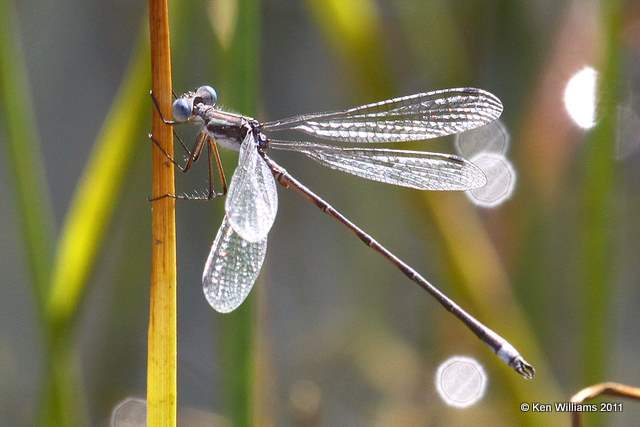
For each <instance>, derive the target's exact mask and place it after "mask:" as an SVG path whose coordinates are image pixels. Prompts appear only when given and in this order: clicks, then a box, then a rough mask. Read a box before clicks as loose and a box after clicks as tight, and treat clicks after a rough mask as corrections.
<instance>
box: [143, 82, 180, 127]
mask: <svg viewBox="0 0 640 427" xmlns="http://www.w3.org/2000/svg"><path fill="white" fill-rule="evenodd" d="M149 95H150V96H151V100H152V101H153V105H154V106H155V108H156V111H157V112H158V115H160V120H162V122H163V123H164V124H165V125H169V126H173V125H176V124H179V123H178V122H176V121H175V120H167V119H165V118H164V116H163V115H162V111H160V104H158V100H157V99H156V96H155V95H154V94H153V91H152V90H150V91H149ZM174 95H175V94H174Z"/></svg>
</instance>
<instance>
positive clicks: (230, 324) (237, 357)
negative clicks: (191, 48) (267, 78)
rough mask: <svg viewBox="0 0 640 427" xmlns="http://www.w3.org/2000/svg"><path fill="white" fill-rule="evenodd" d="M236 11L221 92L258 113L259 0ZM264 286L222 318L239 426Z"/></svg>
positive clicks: (243, 0) (248, 407)
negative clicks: (260, 291)
mask: <svg viewBox="0 0 640 427" xmlns="http://www.w3.org/2000/svg"><path fill="white" fill-rule="evenodd" d="M235 11H236V12H237V13H236V14H235V16H234V15H233V14H228V16H226V18H227V19H229V20H231V21H232V23H233V22H235V25H234V26H233V31H232V32H231V36H230V39H229V40H228V45H226V46H224V50H223V51H222V52H219V53H218V54H219V56H220V57H221V64H222V67H223V68H222V73H223V80H222V82H223V84H222V88H221V89H222V90H221V94H222V96H223V99H224V103H225V104H226V105H229V106H230V107H231V108H233V109H235V110H236V111H240V112H241V113H242V114H246V115H253V114H255V112H256V104H257V102H256V98H257V96H258V69H259V55H258V52H259V47H260V0H238V1H237V4H236V6H235ZM259 288H260V284H259V283H256V285H255V286H254V289H253V292H252V293H251V295H250V296H249V298H247V300H246V301H245V302H244V303H243V304H242V306H241V307H240V308H239V309H238V310H236V311H234V312H233V313H231V314H228V315H225V316H224V318H223V319H222V321H221V324H222V332H223V339H222V345H223V348H224V350H223V358H224V365H225V370H224V372H225V375H224V384H225V398H226V400H227V408H228V411H229V415H230V418H231V425H233V426H237V427H245V426H251V425H254V421H255V418H254V417H255V413H254V408H255V405H254V394H255V393H254V392H255V390H254V374H255V372H254V369H255V364H254V359H255V339H254V338H255V334H256V329H255V327H254V321H255V313H256V309H257V307H256V304H257V301H258V298H256V292H258V291H259Z"/></svg>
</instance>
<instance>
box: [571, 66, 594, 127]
mask: <svg viewBox="0 0 640 427" xmlns="http://www.w3.org/2000/svg"><path fill="white" fill-rule="evenodd" d="M597 80H598V72H597V71H596V70H594V69H593V68H592V67H584V68H583V69H581V70H580V71H578V72H577V73H575V74H574V75H573V76H572V77H571V78H570V79H569V81H568V82H567V86H566V87H565V89H564V106H565V108H566V109H567V112H568V113H569V117H571V120H573V121H574V123H575V124H576V125H578V126H580V127H581V128H583V129H590V128H592V127H593V126H595V124H596V97H597V92H596V89H597Z"/></svg>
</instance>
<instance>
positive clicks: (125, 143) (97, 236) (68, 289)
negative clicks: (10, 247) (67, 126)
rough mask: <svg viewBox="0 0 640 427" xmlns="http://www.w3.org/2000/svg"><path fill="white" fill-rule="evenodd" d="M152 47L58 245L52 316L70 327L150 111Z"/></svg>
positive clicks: (108, 128)
mask: <svg viewBox="0 0 640 427" xmlns="http://www.w3.org/2000/svg"><path fill="white" fill-rule="evenodd" d="M147 61H148V47H147V44H146V43H140V44H139V46H138V47H137V49H136V52H135V53H134V56H133V60H132V62H131V64H130V66H129V68H128V70H127V72H126V76H125V78H124V81H123V84H122V85H121V87H120V90H119V92H118V94H117V96H116V98H115V100H114V102H113V105H112V107H111V110H110V112H109V114H108V116H107V118H106V120H105V123H104V125H103V127H102V130H101V132H100V135H99V136H98V138H97V140H96V144H95V147H94V149H93V151H92V153H91V157H90V159H89V162H88V164H87V166H86V168H85V172H84V173H83V175H82V177H81V179H80V182H79V183H78V187H77V189H76V192H75V195H74V198H73V201H72V204H71V207H70V209H69V211H68V213H67V215H66V218H65V222H64V226H63V228H62V232H61V234H60V238H59V241H58V247H57V251H56V258H55V262H54V267H53V271H52V279H51V282H52V283H51V285H52V286H51V291H50V294H49V298H48V305H47V309H48V310H47V314H48V316H49V319H50V320H51V321H52V322H53V323H54V324H56V325H66V323H67V322H68V320H69V319H71V317H72V316H73V315H74V313H75V312H76V310H77V307H78V305H79V304H80V302H81V300H82V296H83V295H84V293H85V290H86V286H87V283H88V279H89V277H90V274H91V272H92V271H93V268H94V267H95V265H96V262H97V260H98V255H99V251H100V247H101V245H102V243H103V241H104V239H105V237H106V235H107V231H108V227H109V223H110V221H111V218H112V217H113V214H114V212H115V209H116V207H117V206H118V204H117V200H118V197H119V195H120V193H121V190H122V187H123V184H124V179H125V176H126V174H127V172H128V170H129V164H130V161H131V159H132V155H133V152H134V150H136V148H137V147H139V144H146V141H144V140H143V141H140V140H139V139H140V138H139V130H140V123H143V121H144V115H145V113H146V112H147V111H148V108H149V98H148V94H147V89H146V88H148V87H149V70H148V63H147Z"/></svg>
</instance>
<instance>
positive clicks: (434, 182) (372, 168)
mask: <svg viewBox="0 0 640 427" xmlns="http://www.w3.org/2000/svg"><path fill="white" fill-rule="evenodd" d="M270 146H271V148H274V149H280V150H288V151H296V152H300V153H303V154H305V155H306V156H307V157H310V158H312V159H313V160H315V161H317V162H319V163H320V164H322V165H324V166H327V167H329V168H331V169H336V170H339V171H342V172H346V173H350V174H352V175H356V176H360V177H362V178H366V179H370V180H373V181H380V182H385V183H387V184H393V185H400V186H403V187H410V188H417V189H419V190H443V191H455V190H461V191H464V190H471V189H473V188H478V187H482V186H483V185H485V184H486V182H487V179H486V177H485V175H484V173H483V172H482V170H481V169H480V168H478V167H477V166H476V165H474V164H473V163H471V162H469V161H467V160H465V159H463V158H461V157H458V156H454V155H450V154H440V153H428V152H423V151H408V150H388V149H383V148H343V147H336V146H331V145H323V144H314V143H310V142H285V141H271V142H270Z"/></svg>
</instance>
